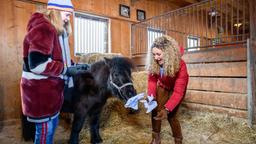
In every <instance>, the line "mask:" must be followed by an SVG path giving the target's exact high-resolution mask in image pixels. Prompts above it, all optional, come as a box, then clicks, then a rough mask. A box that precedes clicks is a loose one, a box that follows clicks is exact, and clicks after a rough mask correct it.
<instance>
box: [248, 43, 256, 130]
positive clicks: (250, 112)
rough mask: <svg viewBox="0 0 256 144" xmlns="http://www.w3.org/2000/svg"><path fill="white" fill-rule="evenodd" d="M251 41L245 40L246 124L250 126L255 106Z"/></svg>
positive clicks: (253, 61)
mask: <svg viewBox="0 0 256 144" xmlns="http://www.w3.org/2000/svg"><path fill="white" fill-rule="evenodd" d="M251 48H252V43H251V41H250V40H249V39H248V40H247V55H248V57H247V82H248V83H247V85H248V125H249V126H250V127H252V124H253V122H254V106H255V104H254V103H255V75H254V74H255V73H254V72H255V67H254V66H255V60H254V57H253V52H252V50H251Z"/></svg>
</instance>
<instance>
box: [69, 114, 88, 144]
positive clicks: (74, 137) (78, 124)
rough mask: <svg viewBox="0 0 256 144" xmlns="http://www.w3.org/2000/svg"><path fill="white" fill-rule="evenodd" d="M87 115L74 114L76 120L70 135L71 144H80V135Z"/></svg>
mask: <svg viewBox="0 0 256 144" xmlns="http://www.w3.org/2000/svg"><path fill="white" fill-rule="evenodd" d="M85 117H86V116H85V115H82V116H81V115H78V114H74V120H73V124H72V130H71V134H70V139H69V143H70V144H78V143H79V133H80V131H81V129H82V127H83V124H84V121H85Z"/></svg>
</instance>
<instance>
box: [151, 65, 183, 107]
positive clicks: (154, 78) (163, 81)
mask: <svg viewBox="0 0 256 144" xmlns="http://www.w3.org/2000/svg"><path fill="white" fill-rule="evenodd" d="M187 84H188V72H187V67H186V64H185V62H184V61H183V60H181V61H180V70H179V71H178V72H177V73H176V75H175V77H170V76H163V77H160V75H159V74H151V73H150V74H149V75H148V95H149V96H151V95H153V96H156V88H157V86H160V87H162V88H164V89H166V90H168V91H173V93H172V95H171V96H170V98H169V100H168V101H167V103H166V104H165V107H166V108H167V109H168V110H169V111H172V110H173V109H174V108H175V107H176V106H177V105H178V104H179V103H180V102H181V100H182V98H183V96H184V93H185V91H186V87H187Z"/></svg>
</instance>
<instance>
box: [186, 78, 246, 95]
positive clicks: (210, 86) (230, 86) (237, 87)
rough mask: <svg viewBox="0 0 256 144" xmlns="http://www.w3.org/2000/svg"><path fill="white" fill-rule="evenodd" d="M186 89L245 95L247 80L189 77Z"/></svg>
mask: <svg viewBox="0 0 256 144" xmlns="http://www.w3.org/2000/svg"><path fill="white" fill-rule="evenodd" d="M188 89H191V90H206V91H219V92H232V93H243V94H246V93H247V79H246V78H207V77H190V78H189V83H188Z"/></svg>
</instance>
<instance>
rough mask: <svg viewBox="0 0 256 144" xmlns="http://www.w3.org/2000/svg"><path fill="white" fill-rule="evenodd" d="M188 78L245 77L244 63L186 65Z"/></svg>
mask: <svg viewBox="0 0 256 144" xmlns="http://www.w3.org/2000/svg"><path fill="white" fill-rule="evenodd" d="M187 68H188V73H189V75H190V76H219V77H246V76H247V74H246V62H231V63H208V64H187Z"/></svg>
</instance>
